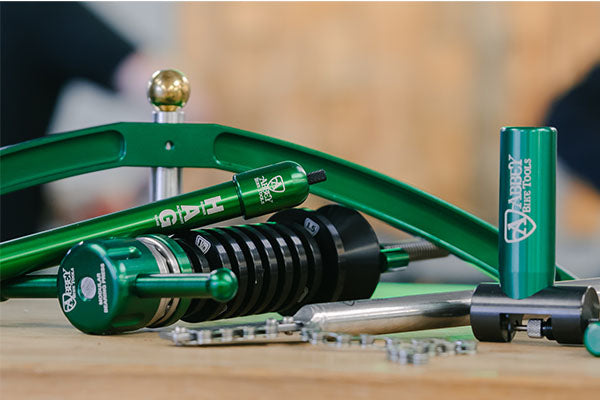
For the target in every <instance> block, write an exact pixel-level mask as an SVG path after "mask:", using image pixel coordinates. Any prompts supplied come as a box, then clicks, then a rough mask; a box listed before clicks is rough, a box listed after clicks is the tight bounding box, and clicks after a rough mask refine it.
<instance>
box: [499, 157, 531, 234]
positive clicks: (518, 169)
mask: <svg viewBox="0 0 600 400" xmlns="http://www.w3.org/2000/svg"><path fill="white" fill-rule="evenodd" d="M531 170H532V160H531V158H525V159H523V160H522V159H520V158H515V157H513V156H512V155H511V154H509V155H508V172H509V174H510V177H509V181H508V184H509V186H508V195H509V198H508V206H509V207H510V208H508V209H507V210H506V211H505V212H504V241H505V242H506V243H518V242H520V241H522V240H525V239H527V238H528V237H529V236H531V234H532V233H533V232H534V231H535V228H536V224H535V221H534V220H533V219H532V218H531V217H530V216H529V213H531V208H532V206H531V204H532V202H531V195H532V190H533V187H534V184H535V182H533V179H532V177H531Z"/></svg>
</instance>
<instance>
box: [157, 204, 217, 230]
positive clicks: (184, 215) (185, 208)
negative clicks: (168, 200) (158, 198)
mask: <svg viewBox="0 0 600 400" xmlns="http://www.w3.org/2000/svg"><path fill="white" fill-rule="evenodd" d="M220 201H221V196H215V197H211V198H209V199H205V200H204V201H201V202H200V204H199V205H197V206H196V205H192V206H190V205H178V206H176V209H175V210H171V209H169V208H167V209H165V210H162V211H161V212H160V213H159V214H158V215H155V216H154V220H155V221H156V226H160V227H161V228H166V227H169V226H171V225H175V224H176V223H177V222H179V223H180V224H185V223H187V222H188V221H189V220H191V219H192V218H194V217H195V216H196V215H199V214H200V213H201V212H202V215H212V214H216V213H219V212H222V211H224V210H225V208H224V207H223V206H220V205H218V203H219V202H220Z"/></svg>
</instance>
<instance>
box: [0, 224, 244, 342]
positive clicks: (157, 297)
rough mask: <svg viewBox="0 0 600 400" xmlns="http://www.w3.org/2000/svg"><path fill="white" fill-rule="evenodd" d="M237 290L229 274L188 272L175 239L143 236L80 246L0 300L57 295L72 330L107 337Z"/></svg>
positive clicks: (170, 318)
mask: <svg viewBox="0 0 600 400" xmlns="http://www.w3.org/2000/svg"><path fill="white" fill-rule="evenodd" d="M237 287H238V286H237V279H236V277H235V274H233V272H231V271H230V270H227V269H224V268H221V269H217V270H214V271H212V272H211V273H205V274H197V273H193V268H192V265H191V263H190V262H189V260H188V257H187V255H186V253H185V252H184V250H183V249H182V248H181V247H180V246H179V245H178V244H177V243H176V242H175V241H173V240H170V239H169V238H168V237H166V236H163V235H147V236H141V237H139V238H137V239H110V240H90V241H87V242H83V243H80V244H78V245H77V246H75V247H74V248H72V249H71V250H70V251H69V252H68V254H67V255H66V256H65V258H64V260H63V261H62V263H61V265H60V267H59V269H58V275H57V276H53V277H49V276H41V277H38V276H35V275H32V276H28V277H24V278H18V279H17V280H16V281H15V282H14V283H10V284H8V285H6V284H4V285H3V286H2V297H3V298H4V299H6V298H10V297H32V294H36V293H37V294H38V296H37V297H46V295H52V294H53V295H54V297H56V296H57V295H58V300H59V303H60V306H61V309H62V311H63V313H64V314H65V316H66V317H67V318H68V319H69V321H70V322H71V323H72V324H73V325H74V326H75V327H76V328H77V329H79V330H81V331H83V332H86V333H91V334H112V333H119V332H125V331H132V330H136V329H139V328H143V327H152V328H154V327H160V326H167V325H170V324H172V323H174V322H176V321H178V320H179V319H180V318H181V316H183V314H184V313H185V312H186V311H187V309H188V307H189V305H190V301H191V298H211V299H214V300H216V301H219V302H226V301H228V300H230V299H231V298H233V297H234V296H235V294H236V292H237Z"/></svg>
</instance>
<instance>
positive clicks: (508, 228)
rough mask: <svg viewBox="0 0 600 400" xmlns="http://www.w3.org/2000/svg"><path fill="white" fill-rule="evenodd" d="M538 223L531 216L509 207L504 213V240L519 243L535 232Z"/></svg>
mask: <svg viewBox="0 0 600 400" xmlns="http://www.w3.org/2000/svg"><path fill="white" fill-rule="evenodd" d="M536 228H537V225H536V224H535V222H534V221H533V219H531V217H530V216H529V215H527V214H525V213H523V212H521V211H518V210H511V209H508V210H506V212H505V213H504V240H505V241H506V243H517V242H520V241H522V240H525V239H527V238H528V237H529V236H531V235H532V234H533V232H535V229H536Z"/></svg>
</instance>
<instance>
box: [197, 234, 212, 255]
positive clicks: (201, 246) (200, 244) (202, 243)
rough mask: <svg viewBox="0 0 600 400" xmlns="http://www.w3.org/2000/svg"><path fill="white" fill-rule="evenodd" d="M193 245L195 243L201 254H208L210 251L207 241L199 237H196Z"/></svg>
mask: <svg viewBox="0 0 600 400" xmlns="http://www.w3.org/2000/svg"><path fill="white" fill-rule="evenodd" d="M195 243H196V247H198V248H199V249H200V251H201V252H202V254H206V253H208V250H210V242H209V241H208V240H206V239H204V238H203V237H202V236H200V235H198V236H196V241H195Z"/></svg>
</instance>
